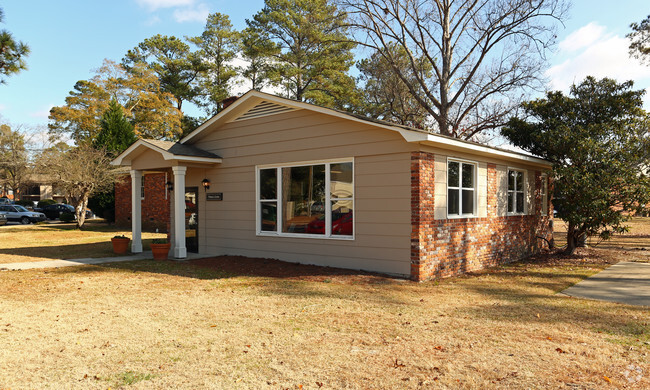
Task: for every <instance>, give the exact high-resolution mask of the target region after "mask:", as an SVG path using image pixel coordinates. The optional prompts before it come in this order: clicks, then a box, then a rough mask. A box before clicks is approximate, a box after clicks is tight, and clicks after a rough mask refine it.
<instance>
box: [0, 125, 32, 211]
mask: <svg viewBox="0 0 650 390" xmlns="http://www.w3.org/2000/svg"><path fill="white" fill-rule="evenodd" d="M31 174H32V165H31V162H30V158H29V153H28V151H27V147H26V140H25V134H24V132H23V131H22V128H21V127H20V126H19V127H18V128H16V129H15V130H12V128H11V126H10V125H8V124H0V184H1V185H2V186H3V189H4V192H7V191H6V190H7V188H11V190H12V192H13V194H14V199H16V200H18V199H19V197H20V195H21V192H22V191H23V190H24V189H25V188H26V187H27V186H28V185H29V184H30V177H31Z"/></svg>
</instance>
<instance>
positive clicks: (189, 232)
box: [185, 187, 199, 253]
mask: <svg viewBox="0 0 650 390" xmlns="http://www.w3.org/2000/svg"><path fill="white" fill-rule="evenodd" d="M197 195H198V188H197V187H185V247H186V248H187V251H188V252H192V253H199V202H198V197H197Z"/></svg>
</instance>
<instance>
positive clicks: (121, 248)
mask: <svg viewBox="0 0 650 390" xmlns="http://www.w3.org/2000/svg"><path fill="white" fill-rule="evenodd" d="M129 241H131V239H130V238H128V237H127V236H125V235H121V236H115V237H113V238H111V242H112V243H113V252H115V253H117V254H118V255H124V254H126V251H127V250H129Z"/></svg>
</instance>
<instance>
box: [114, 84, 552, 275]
mask: <svg viewBox="0 0 650 390" xmlns="http://www.w3.org/2000/svg"><path fill="white" fill-rule="evenodd" d="M113 164H115V165H121V166H128V167H130V169H131V183H137V184H138V185H135V186H133V187H134V189H135V191H131V204H132V209H133V210H134V211H135V212H134V218H132V220H131V225H132V231H133V245H132V250H133V251H134V252H140V251H142V243H141V233H140V232H141V230H142V227H143V226H144V224H145V223H146V219H147V218H148V216H147V215H148V214H145V212H143V210H144V209H146V207H149V206H148V204H150V202H154V201H156V202H161V203H160V204H163V205H164V204H165V203H162V202H163V201H162V200H161V199H160V198H159V199H158V200H151V201H149V200H148V199H147V183H148V181H147V179H146V178H147V177H150V176H151V175H150V174H149V172H157V175H158V178H159V179H157V180H159V182H162V179H160V178H161V177H162V174H163V173H166V174H167V177H168V181H169V185H168V186H169V187H170V191H169V192H168V198H169V199H166V200H165V201H169V206H170V207H169V210H170V214H169V223H170V225H169V226H170V227H171V232H170V234H171V239H172V248H173V249H172V250H173V256H174V257H176V258H185V257H186V254H187V251H196V252H198V253H201V254H205V255H242V256H252V257H266V258H276V259H280V260H285V261H290V262H299V263H308V264H318V265H325V266H332V267H343V268H351V269H363V270H370V271H378V272H384V273H390V274H399V275H405V276H410V277H411V278H412V279H414V280H427V279H431V278H435V277H446V276H452V275H458V274H461V273H464V272H467V271H473V270H479V269H482V268H484V267H486V266H490V265H494V264H498V263H501V262H506V261H512V260H516V259H520V258H522V257H525V256H528V255H530V254H532V253H535V252H537V251H538V250H539V249H540V248H541V247H542V246H543V245H545V241H544V240H543V239H541V238H540V237H544V238H548V239H550V238H551V235H552V218H551V216H552V210H551V208H550V207H549V206H550V203H549V199H548V189H547V188H548V186H547V181H546V176H545V172H546V171H547V170H549V169H550V168H551V164H550V163H549V162H547V161H545V160H542V159H539V158H535V157H531V156H528V155H524V154H519V153H515V152H511V151H504V150H500V149H495V148H490V147H486V146H483V145H479V144H475V143H472V142H466V141H462V140H458V139H453V138H449V137H444V136H440V135H435V134H431V133H428V132H426V131H422V130H417V129H412V128H407V127H403V126H397V125H393V124H389V123H385V122H380V121H373V120H369V119H366V118H360V117H357V116H354V115H350V114H348V113H343V112H339V111H336V110H332V109H327V108H322V107H318V106H314V105H311V104H307V103H302V102H297V101H293V100H289V99H284V98H280V97H277V96H273V95H268V94H264V93H261V92H257V91H250V92H248V93H246V94H245V95H244V96H242V97H241V98H240V99H238V100H237V101H235V102H234V103H233V104H232V105H230V106H229V107H228V108H226V109H225V110H223V111H222V112H221V113H219V114H218V115H216V116H215V117H213V118H212V119H210V120H209V121H207V122H206V123H204V124H203V125H201V126H200V127H199V128H198V129H197V130H195V131H194V132H192V133H191V134H190V135H188V136H186V137H185V138H183V139H182V140H181V141H180V142H179V143H173V142H166V141H152V140H139V141H137V142H136V143H134V144H133V145H131V146H130V147H129V148H128V149H127V150H126V151H125V152H124V153H122V154H121V155H120V156H119V157H118V158H117V159H115V161H114V162H113ZM143 174H144V176H145V185H144V191H145V199H144V201H142V199H141V191H142V188H143V186H142V185H141V184H142V179H141V177H142V176H143ZM152 180H153V179H152ZM204 185H205V188H204ZM171 187H173V189H171ZM116 195H117V194H116ZM165 207H166V206H165ZM116 209H126V206H125V205H117V207H116ZM138 217H140V218H138Z"/></svg>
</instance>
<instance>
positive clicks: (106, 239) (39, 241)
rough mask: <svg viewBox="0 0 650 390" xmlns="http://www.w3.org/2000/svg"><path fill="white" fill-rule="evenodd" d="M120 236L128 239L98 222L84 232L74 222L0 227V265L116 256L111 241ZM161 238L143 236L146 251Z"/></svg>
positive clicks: (119, 232)
mask: <svg viewBox="0 0 650 390" xmlns="http://www.w3.org/2000/svg"><path fill="white" fill-rule="evenodd" d="M120 234H124V235H126V236H127V237H131V232H130V231H126V230H124V229H119V228H116V227H115V226H110V225H108V224H106V223H103V222H100V221H87V222H86V224H85V225H84V228H83V230H78V229H76V225H75V224H74V223H69V224H39V225H27V226H24V225H9V226H1V227H0V264H4V263H19V262H33V261H44V260H52V259H79V258H87V257H111V256H117V255H116V254H114V253H113V247H112V244H111V241H110V240H111V238H112V237H113V236H115V235H120ZM162 237H166V235H165V234H157V233H143V234H142V238H143V246H144V248H145V250H148V249H149V244H150V243H151V241H152V240H153V239H154V238H162Z"/></svg>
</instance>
